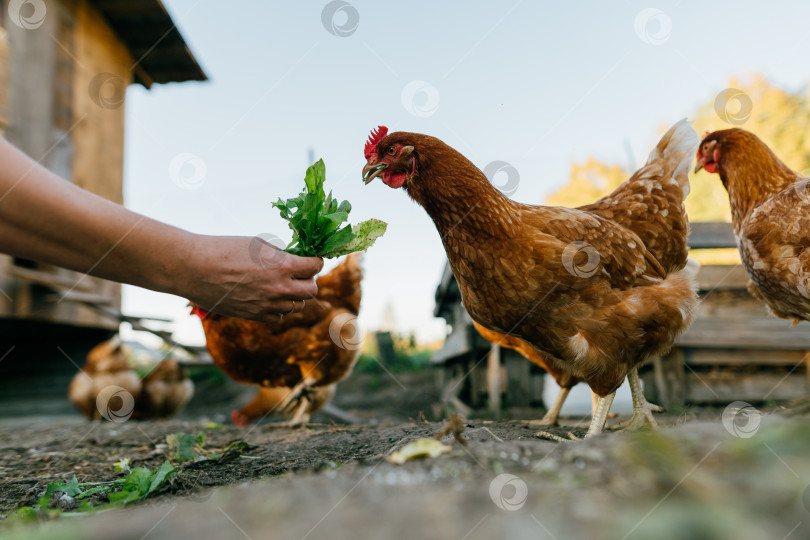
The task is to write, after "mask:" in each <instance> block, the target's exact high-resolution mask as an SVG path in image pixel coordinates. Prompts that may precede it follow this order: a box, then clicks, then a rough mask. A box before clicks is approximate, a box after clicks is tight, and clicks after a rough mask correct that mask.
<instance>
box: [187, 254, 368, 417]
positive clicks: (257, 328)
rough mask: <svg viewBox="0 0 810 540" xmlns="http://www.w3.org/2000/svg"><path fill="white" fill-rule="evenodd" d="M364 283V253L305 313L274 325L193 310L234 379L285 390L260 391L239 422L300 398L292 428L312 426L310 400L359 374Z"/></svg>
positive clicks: (322, 287) (346, 263)
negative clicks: (356, 369)
mask: <svg viewBox="0 0 810 540" xmlns="http://www.w3.org/2000/svg"><path fill="white" fill-rule="evenodd" d="M362 278H363V271H362V268H361V266H360V255H359V254H352V255H349V256H347V257H346V258H345V259H344V260H343V261H342V262H341V263H340V264H339V265H338V266H337V267H335V268H334V269H333V270H332V271H331V272H329V273H328V274H325V275H323V276H321V277H319V278H318V279H317V280H316V283H317V285H318V295H317V296H316V297H315V298H313V299H311V300H307V301H306V302H305V305H304V309H303V310H302V311H300V312H297V313H293V314H290V315H285V316H283V317H282V319H281V321H279V322H277V323H272V324H265V323H260V322H254V321H247V320H244V319H238V318H235V317H228V316H224V315H217V314H216V313H208V312H206V311H204V310H202V309H200V308H198V307H195V308H194V309H193V310H192V313H195V314H197V315H199V316H200V319H202V325H203V330H204V331H205V339H206V345H207V347H208V351H209V352H210V353H211V357H212V358H213V359H214V362H215V363H216V364H217V366H219V367H220V369H222V370H223V371H224V372H225V373H226V374H227V375H228V376H229V377H230V378H231V379H233V380H235V381H237V382H240V383H245V384H252V385H257V386H261V387H264V388H272V389H281V391H283V392H284V394H285V397H284V398H283V399H282V400H281V401H280V402H279V401H278V400H277V399H275V397H277V396H278V393H277V392H270V393H263V391H262V390H261V389H260V391H259V393H258V394H257V396H256V397H255V398H254V399H253V401H251V403H250V404H248V405H247V406H246V407H245V409H243V410H242V411H234V412H233V413H232V415H231V417H232V419H233V420H234V422H235V423H237V424H241V425H244V424H245V423H246V422H247V421H249V420H250V419H251V418H256V417H257V416H261V415H264V414H266V413H269V412H271V411H273V410H278V411H284V410H285V409H287V407H288V406H289V404H290V403H292V402H293V401H294V400H299V404H298V407H297V408H296V411H295V414H294V416H293V419H292V420H291V421H290V422H289V424H300V423H305V422H306V421H308V419H309V413H310V412H312V410H313V406H312V404H311V403H310V402H311V401H312V400H313V399H319V398H318V396H326V395H328V392H325V391H324V390H323V389H324V388H325V387H329V386H331V385H334V384H336V383H338V382H340V381H342V380H343V379H344V378H346V377H347V376H348V375H349V374H350V373H351V370H352V368H353V367H354V363H355V361H356V360H357V356H358V354H359V348H360V339H359V336H358V328H357V324H356V318H357V314H358V312H359V310H360V296H361V291H360V281H361V280H362ZM310 389H315V390H316V392H315V393H314V394H312V393H311V390H310ZM312 396H315V397H312ZM330 397H331V396H330ZM263 406H264V407H267V408H266V410H265V411H264V412H263V413H260V412H259V411H260V410H261V408H262V407H263Z"/></svg>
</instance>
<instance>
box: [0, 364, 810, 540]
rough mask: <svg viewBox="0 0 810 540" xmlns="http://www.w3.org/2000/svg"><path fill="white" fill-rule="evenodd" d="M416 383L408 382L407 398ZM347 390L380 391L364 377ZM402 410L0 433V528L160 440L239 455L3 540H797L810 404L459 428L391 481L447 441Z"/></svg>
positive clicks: (807, 523) (16, 526) (807, 516)
mask: <svg viewBox="0 0 810 540" xmlns="http://www.w3.org/2000/svg"><path fill="white" fill-rule="evenodd" d="M420 376H421V375H417V374H405V375H403V377H406V379H403V380H405V383H406V386H408V387H411V388H414V387H419V386H418V384H416V383H418V382H419V381H418V377H420ZM408 377H411V378H414V377H415V378H416V379H408ZM358 381H359V382H358V384H362V385H368V386H369V387H374V386H375V385H376V383H375V382H374V381H373V380H372V379H369V378H368V377H366V378H365V379H363V378H360V379H358ZM412 385H414V386H412ZM386 392H388V393H387V394H386ZM378 394H379V395H378ZM413 394H414V392H410V393H408V392H403V391H395V390H385V391H381V392H379V393H371V392H368V393H366V394H365V396H366V397H365V398H363V397H362V396H363V393H362V392H361V393H360V395H358V393H351V394H347V395H346V396H345V397H344V398H343V401H342V402H339V404H340V405H341V406H342V407H344V408H346V409H348V410H350V411H351V412H353V413H355V414H360V413H362V412H363V410H369V409H368V408H367V407H369V403H364V399H365V400H366V401H368V400H372V399H373V400H377V399H382V400H383V401H384V402H385V403H387V404H388V405H389V406H390V407H391V410H390V411H389V413H386V414H382V415H380V416H382V419H381V420H380V422H379V423H378V424H376V425H367V424H366V425H337V424H328V423H321V424H314V425H310V426H308V427H306V428H300V429H288V428H278V427H273V426H271V425H266V424H265V425H259V426H253V427H249V428H247V429H241V428H237V427H234V426H230V425H225V426H221V427H217V426H212V425H210V424H208V423H207V421H208V419H200V418H188V419H178V420H170V421H163V422H135V421H128V422H124V423H119V424H114V423H91V422H86V421H83V420H81V419H79V418H76V417H65V418H60V419H58V421H53V420H47V419H46V420H44V421H40V422H38V423H31V422H25V421H17V422H13V421H6V422H0V482H2V487H1V488H0V515H2V517H7V516H13V514H14V513H15V511H16V509H18V508H20V507H21V506H24V505H32V504H35V503H36V500H37V498H38V497H39V496H40V495H42V493H43V492H44V490H45V488H46V486H47V484H48V483H50V482H54V481H57V480H68V479H69V478H70V477H72V476H73V475H74V474H75V475H76V477H77V479H78V480H79V482H83V481H103V480H111V479H114V478H117V477H120V476H121V475H120V474H118V473H115V472H114V469H113V464H114V463H115V462H116V461H118V460H120V459H122V458H125V457H126V458H129V459H130V460H131V463H132V465H133V466H136V465H137V466H146V467H150V468H157V467H158V466H160V464H161V463H162V462H163V461H165V459H166V452H167V450H166V448H165V444H166V436H167V435H168V434H172V433H177V432H181V431H182V432H186V433H191V434H197V433H205V434H206V442H205V447H206V448H223V447H226V446H227V445H228V444H229V443H230V442H233V441H237V440H240V441H244V442H246V443H249V446H246V447H242V448H241V449H234V450H231V451H229V452H226V453H225V454H224V455H223V457H222V458H221V459H218V460H207V459H203V460H200V461H195V462H190V463H187V464H184V465H180V468H179V470H178V472H177V474H176V475H175V476H174V477H173V478H172V479H171V480H170V481H169V482H167V483H166V484H165V485H164V486H162V487H161V488H160V489H159V490H158V491H157V493H156V495H154V496H152V497H150V498H149V499H147V500H145V501H142V502H140V503H136V504H135V505H133V506H132V507H127V508H125V509H115V510H105V511H101V512H96V513H94V514H92V515H84V516H76V515H75V514H73V515H72V514H71V512H70V511H68V512H65V513H63V514H62V515H61V516H60V517H59V518H58V519H56V520H53V521H50V522H46V523H33V524H31V523H22V522H20V521H19V520H16V519H14V518H13V517H11V518H8V519H5V520H4V521H0V536H2V537H7V538H20V539H22V538H25V539H29V538H33V539H37V538H66V539H72V538H75V539H79V538H82V539H84V538H91V539H94V538H99V539H101V538H121V539H124V538H149V539H163V538H166V539H171V540H176V539H177V538H185V537H197V538H243V537H247V538H252V539H258V538H280V539H286V538H291V539H302V538H312V539H315V538H355V537H356V538H383V537H385V538H406V537H408V538H411V537H416V538H460V539H461V538H465V539H475V538H482V539H484V538H494V537H496V535H497V537H502V538H508V539H509V540H511V539H512V538H557V539H562V538H575V537H588V538H597V539H599V538H653V537H660V538H684V539H686V538H734V539H735V540H736V539H743V540H745V539H749V538H750V539H761V538H777V539H779V538H796V539H799V538H808V537H810V423H809V422H808V421H810V401H807V400H806V401H802V402H796V403H793V404H788V405H786V406H776V407H771V408H769V409H767V410H762V411H761V412H759V411H751V414H750V415H749V416H747V417H745V418H742V417H740V418H737V422H736V423H732V424H728V422H727V425H726V426H724V424H723V421H722V419H723V409H722V408H720V409H700V410H692V411H688V412H686V413H684V414H682V415H679V416H674V415H666V414H664V415H659V416H658V419H659V423H660V424H661V428H660V429H658V430H656V431H654V432H651V431H641V432H635V433H626V432H608V433H606V434H604V435H602V436H599V437H595V438H593V439H589V440H587V441H571V442H563V443H557V442H553V441H548V440H542V439H540V438H538V437H536V436H535V435H534V434H535V432H536V431H537V428H536V427H534V426H530V425H528V424H527V423H525V422H522V421H517V420H511V421H499V422H494V421H489V420H476V419H472V420H468V421H466V422H465V433H464V436H465V437H466V438H467V439H468V440H469V443H468V444H467V445H466V446H462V445H460V444H458V443H456V442H454V441H453V439H452V437H450V436H447V437H445V438H444V441H445V442H446V443H447V444H448V445H450V446H451V448H452V450H451V451H450V452H449V453H447V454H445V455H442V456H440V457H436V458H431V459H423V460H415V461H409V462H407V463H405V464H404V465H394V464H391V463H389V462H388V461H387V460H386V459H385V456H388V455H390V453H391V452H392V451H393V450H396V449H400V448H402V447H403V446H404V445H405V444H407V443H408V442H410V441H413V440H416V439H417V438H420V437H430V436H433V435H434V434H435V433H437V432H438V431H440V430H441V428H442V427H443V426H444V422H442V421H438V422H436V421H434V422H428V421H424V420H422V418H423V417H424V416H427V417H431V414H433V413H435V412H437V411H435V410H432V409H431V410H428V411H425V410H423V409H424V408H425V407H423V406H424V404H425V403H429V402H430V399H431V398H432V397H434V396H429V395H421V396H414V395H413ZM372 410H373V409H372ZM382 410H385V409H384V407H383V408H382ZM396 411H399V412H396ZM420 412H423V413H425V414H424V415H423V414H420ZM438 412H439V413H441V411H438ZM398 415H399V416H398ZM403 416H404V417H403ZM726 416H728V415H726ZM316 420H320V421H322V422H323V421H324V420H325V418H323V417H320V416H319V417H317V418H316ZM611 422H612V423H615V422H616V420H613V421H611ZM567 431H568V430H567V429H565V428H555V430H554V432H555V433H558V434H565V433H566V432H567ZM573 431H574V432H575V433H577V434H580V435H581V434H584V429H574V430H573ZM67 510H71V508H70V507H69V506H67Z"/></svg>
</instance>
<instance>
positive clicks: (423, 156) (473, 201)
mask: <svg viewBox="0 0 810 540" xmlns="http://www.w3.org/2000/svg"><path fill="white" fill-rule="evenodd" d="M696 142H697V136H696V134H695V133H694V130H692V128H691V126H690V125H689V123H688V122H686V121H685V120H684V121H681V122H679V123H678V124H676V125H675V126H673V127H672V128H671V129H670V131H668V132H667V134H666V135H664V138H663V139H662V142H661V143H659V146H658V147H656V148H655V149H654V150H653V152H652V153H651V155H650V161H649V162H648V164H647V166H645V168H642V169H641V170H640V171H639V172H637V173H636V175H634V179H631V180H630V181H629V182H628V183H626V184H624V185H623V186H622V187H620V188H619V190H617V192H619V193H622V192H623V193H625V195H626V196H623V197H616V199H615V201H611V200H610V199H609V197H610V196H608V198H605V199H603V200H602V201H599V202H598V203H596V204H595V205H592V206H593V207H592V208H590V209H588V208H587V207H586V208H583V209H571V208H560V207H544V206H531V205H526V204H521V203H517V202H514V201H512V200H510V199H508V198H507V197H505V196H504V195H503V194H501V193H500V192H499V191H498V190H497V189H496V188H495V187H493V186H492V184H491V183H490V182H489V181H488V180H487V178H486V176H485V175H484V174H483V173H482V172H481V171H480V170H479V169H478V168H476V167H475V166H474V165H473V164H472V163H471V162H470V161H468V160H467V159H466V158H465V157H464V156H462V155H461V154H460V153H458V152H457V151H455V150H454V149H452V148H451V147H449V146H448V145H446V144H445V143H443V142H442V141H440V140H438V139H436V138H434V137H430V136H427V135H420V134H415V133H404V132H399V133H392V134H390V135H388V134H387V129H385V128H380V129H378V130H377V131H374V132H372V136H371V137H370V139H369V142H368V143H367V144H366V148H365V155H366V160H367V164H366V167H365V168H364V170H363V172H364V176H365V179H366V182H368V181H370V180H372V179H373V178H375V177H376V176H380V177H381V178H382V181H383V182H384V183H385V184H386V185H388V186H390V187H393V188H399V187H404V188H405V190H406V191H407V193H408V195H409V196H410V197H411V198H412V199H414V200H415V201H416V202H417V203H419V204H420V205H421V206H423V207H424V208H425V210H426V211H427V213H428V215H430V217H431V218H432V219H433V222H434V224H435V225H436V228H437V229H438V231H439V234H440V236H441V239H442V242H443V244H444V247H445V251H446V252H447V256H448V260H449V262H450V267H451V269H452V270H453V274H454V275H455V277H456V280H457V281H458V284H459V289H460V291H461V297H462V301H463V303H464V306H465V308H466V309H467V311H468V312H469V314H470V316H471V317H472V318H473V320H475V321H476V322H478V323H479V324H480V325H482V326H484V327H485V328H487V329H489V330H491V331H493V332H496V333H500V334H505V335H509V336H514V337H516V338H518V339H520V340H523V341H525V342H526V343H528V344H529V345H530V346H531V347H532V348H534V349H536V350H537V351H538V352H539V353H540V354H541V355H542V358H544V359H547V360H548V364H547V366H548V367H549V368H550V370H549V371H554V372H559V373H563V374H567V375H569V376H571V377H572V378H575V379H579V380H582V381H584V382H586V383H587V384H588V385H589V386H590V387H591V390H592V391H593V392H595V393H596V394H597V395H598V396H599V398H598V403H597V408H596V411H595V412H594V415H593V418H592V421H591V425H590V427H589V429H588V434H587V436H592V435H594V434H595V433H598V432H600V431H602V429H603V428H604V424H605V419H606V417H607V414H608V412H609V410H610V405H611V403H612V401H613V397H614V393H615V391H616V388H618V387H619V385H621V383H622V381H623V380H624V378H625V376H628V375H630V377H629V378H630V383H631V390H632V391H633V396H634V416H633V420H632V421H631V424H630V425H631V426H633V427H635V426H637V425H639V424H640V423H643V422H644V421H645V420H650V421H651V420H652V416H651V415H650V413H649V407H648V406H647V404H646V401H645V400H644V399H643V394H642V393H641V387H640V384H639V383H638V376H637V373H636V370H635V368H636V367H637V366H638V365H639V364H640V363H642V362H643V361H644V360H646V359H647V358H648V357H650V356H652V355H657V354H661V353H663V352H666V351H667V350H669V348H670V347H671V345H672V342H673V341H674V339H675V337H676V336H677V335H678V334H679V333H681V332H682V331H683V330H685V329H686V328H687V327H688V326H689V324H690V323H691V321H692V319H693V316H694V311H695V307H696V306H697V294H696V284H695V281H694V273H695V269H694V267H693V266H692V265H689V266H685V265H686V259H685V256H684V257H683V259H682V260H681V261H680V264H678V261H677V259H678V257H679V255H673V256H671V257H670V256H669V253H670V252H671V251H677V249H678V246H679V245H680V244H681V241H680V240H678V236H680V235H683V237H684V241H683V242H682V243H683V245H684V246H685V234H686V230H687V226H686V223H685V215H684V214H683V206H682V202H681V201H682V198H683V194H684V193H685V192H686V191H687V189H688V188H687V186H688V168H689V164H690V163H691V155H692V152H693V151H694V148H695V144H696ZM645 169H646V170H645ZM628 184H638V185H637V186H634V185H628ZM669 185H671V186H673V187H674V186H676V185H677V186H678V188H679V190H680V196H678V197H673V196H670V195H668V194H667V193H662V194H659V196H658V199H659V200H660V201H661V203H662V204H661V205H660V206H659V205H658V204H644V203H643V195H644V193H645V192H646V193H647V194H652V193H653V191H662V190H663V187H664V186H669ZM613 195H617V193H616V192H614V194H613ZM639 196H642V197H639ZM634 201H638V202H640V203H642V204H639V205H634V204H632V203H633V202H634ZM667 203H668V204H667ZM622 206H624V207H625V208H624V209H622ZM645 208H646V209H645ZM607 212H613V213H614V214H615V215H614V217H613V218H607V217H604V216H603V215H602V214H604V213H607ZM645 212H646V217H645ZM653 212H655V213H658V214H660V215H661V216H662V217H663V218H664V219H659V218H658V217H657V216H654V215H652V214H653ZM671 213H676V217H675V218H674V219H675V220H676V221H678V223H679V224H680V228H679V229H675V228H674V227H672V226H670V225H668V221H669V220H667V219H666V218H668V216H669V214H671ZM618 215H620V216H622V219H623V220H625V221H627V222H628V223H632V222H638V223H639V224H640V225H641V224H644V223H646V224H649V225H650V227H649V229H650V231H651V230H653V229H657V228H659V227H660V228H661V229H662V230H665V229H666V228H667V227H668V226H669V227H670V228H671V229H672V233H671V234H672V235H673V236H674V237H675V238H673V239H671V240H667V241H664V240H663V239H658V240H657V242H658V243H656V239H657V235H656V234H653V233H651V232H650V231H639V232H642V233H645V232H650V234H647V235H646V236H647V237H648V239H647V241H649V242H650V243H651V244H652V247H651V248H648V247H647V246H646V244H645V241H644V240H642V237H641V236H640V235H639V234H637V232H635V231H634V230H633V229H632V228H630V227H629V226H628V225H625V224H624V223H623V222H622V221H621V220H619V219H616V216H618ZM680 220H683V223H682V224H681V223H680ZM659 224H660V225H659ZM681 230H682V232H680V231H681ZM673 246H674V247H673ZM651 249H654V250H656V251H657V252H658V256H656V255H654V254H653V253H652V252H651ZM684 255H685V254H684ZM658 257H660V258H661V259H662V260H659V258H658ZM670 260H671V261H672V262H670Z"/></svg>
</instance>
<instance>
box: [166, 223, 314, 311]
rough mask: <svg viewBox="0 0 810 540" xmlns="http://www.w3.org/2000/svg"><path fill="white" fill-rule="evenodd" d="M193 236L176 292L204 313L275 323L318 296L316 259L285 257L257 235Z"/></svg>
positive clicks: (284, 254)
mask: <svg viewBox="0 0 810 540" xmlns="http://www.w3.org/2000/svg"><path fill="white" fill-rule="evenodd" d="M195 236H196V238H195V239H194V241H193V246H192V250H193V254H192V255H191V257H190V264H189V268H188V270H189V275H188V276H187V277H184V278H181V279H182V281H183V283H178V290H179V292H178V294H180V295H181V296H184V297H185V298H188V299H189V300H191V302H193V303H194V304H196V305H198V306H200V307H201V308H203V309H205V310H206V311H212V312H214V313H219V314H221V315H230V316H232V317H240V318H243V319H251V320H256V321H260V322H277V321H278V320H279V319H280V315H286V314H288V313H291V312H297V311H301V310H302V309H303V308H304V302H305V301H306V300H310V299H313V298H314V297H315V295H316V294H317V293H318V287H317V285H316V284H315V275H316V274H317V273H318V272H320V271H321V269H322V268H323V259H321V258H319V257H298V256H295V255H290V254H289V253H286V252H284V251H282V250H280V249H278V248H277V247H275V246H273V245H272V244H270V243H268V242H266V241H264V240H263V239H261V238H260V237H254V238H250V237H227V236H224V237H223V236H198V235H195ZM293 301H295V302H293Z"/></svg>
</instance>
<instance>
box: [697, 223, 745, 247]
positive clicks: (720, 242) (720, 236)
mask: <svg viewBox="0 0 810 540" xmlns="http://www.w3.org/2000/svg"><path fill="white" fill-rule="evenodd" d="M687 244H688V245H689V247H690V248H691V249H713V248H730V247H737V241H736V239H735V238H734V230H733V229H732V227H731V223H724V222H719V221H715V222H710V221H705V222H694V223H690V224H689V239H688V240H687Z"/></svg>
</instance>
